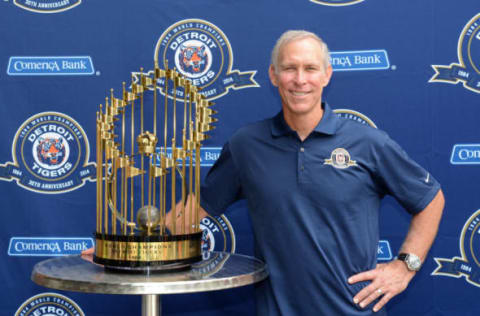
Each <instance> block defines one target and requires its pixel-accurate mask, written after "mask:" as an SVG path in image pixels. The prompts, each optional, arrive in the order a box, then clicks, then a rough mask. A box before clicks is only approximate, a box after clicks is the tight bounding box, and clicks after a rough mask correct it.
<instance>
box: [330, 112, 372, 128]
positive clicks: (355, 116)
mask: <svg viewBox="0 0 480 316" xmlns="http://www.w3.org/2000/svg"><path fill="white" fill-rule="evenodd" d="M333 112H334V113H336V114H337V115H338V116H340V117H343V118H346V119H349V120H352V121H356V122H359V123H361V124H367V125H370V126H371V127H373V128H377V125H375V123H373V121H372V120H371V119H369V118H368V117H367V116H366V115H364V114H362V113H360V112H357V111H354V110H348V109H335V110H333Z"/></svg>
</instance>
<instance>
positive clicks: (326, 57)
mask: <svg viewBox="0 0 480 316" xmlns="http://www.w3.org/2000/svg"><path fill="white" fill-rule="evenodd" d="M304 38H312V39H314V40H316V41H317V42H318V44H319V45H320V49H321V51H322V56H323V65H324V67H325V69H327V67H328V66H329V65H330V52H329V51H328V46H327V44H325V42H324V41H323V40H322V39H321V38H320V37H318V36H317V34H315V33H312V32H309V31H304V30H290V31H286V32H285V33H283V34H282V35H281V36H280V38H279V39H278V40H277V42H276V43H275V46H274V47H273V50H272V56H271V60H270V64H271V65H272V66H273V68H274V69H275V72H277V69H278V62H279V60H278V59H279V57H280V51H281V49H282V48H283V46H284V45H286V44H288V43H290V42H293V41H297V40H301V39H304Z"/></svg>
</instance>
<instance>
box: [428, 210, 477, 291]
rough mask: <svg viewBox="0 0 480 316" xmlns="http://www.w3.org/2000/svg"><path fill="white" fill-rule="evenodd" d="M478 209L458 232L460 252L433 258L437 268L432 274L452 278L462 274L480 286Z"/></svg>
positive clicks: (471, 282) (473, 283)
mask: <svg viewBox="0 0 480 316" xmlns="http://www.w3.org/2000/svg"><path fill="white" fill-rule="evenodd" d="M478 249H480V210H477V211H476V212H475V213H473V215H472V216H470V218H469V219H468V220H467V221H466V222H465V225H464V226H463V229H462V233H461V234H460V254H461V257H459V256H456V257H453V258H451V259H448V258H434V259H435V261H436V263H437V265H438V266H437V268H436V269H435V271H433V272H432V275H443V276H449V277H454V278H459V277H461V276H464V277H465V279H466V280H467V282H469V283H470V284H472V285H475V286H477V287H480V251H479V250H478Z"/></svg>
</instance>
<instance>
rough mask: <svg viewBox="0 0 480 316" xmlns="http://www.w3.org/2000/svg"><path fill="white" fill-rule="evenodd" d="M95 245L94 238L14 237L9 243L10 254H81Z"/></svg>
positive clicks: (32, 255)
mask: <svg viewBox="0 0 480 316" xmlns="http://www.w3.org/2000/svg"><path fill="white" fill-rule="evenodd" d="M92 247H93V239H92V238H62V237H12V238H10V243H9V245H8V255H9V256H26V257H38V256H45V257H50V256H66V255H75V254H80V253H81V252H82V251H83V250H86V249H89V248H92Z"/></svg>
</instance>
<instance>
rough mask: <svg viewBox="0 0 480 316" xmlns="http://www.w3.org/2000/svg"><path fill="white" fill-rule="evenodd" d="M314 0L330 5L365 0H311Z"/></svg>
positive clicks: (349, 3) (314, 0) (350, 3)
mask: <svg viewBox="0 0 480 316" xmlns="http://www.w3.org/2000/svg"><path fill="white" fill-rule="evenodd" d="M310 1H312V2H315V3H318V4H322V5H328V6H345V5H352V4H357V3H360V2H362V1H364V0H310Z"/></svg>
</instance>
